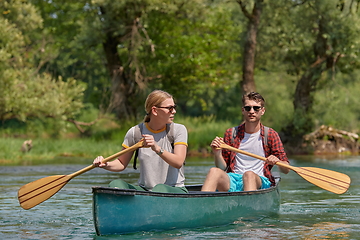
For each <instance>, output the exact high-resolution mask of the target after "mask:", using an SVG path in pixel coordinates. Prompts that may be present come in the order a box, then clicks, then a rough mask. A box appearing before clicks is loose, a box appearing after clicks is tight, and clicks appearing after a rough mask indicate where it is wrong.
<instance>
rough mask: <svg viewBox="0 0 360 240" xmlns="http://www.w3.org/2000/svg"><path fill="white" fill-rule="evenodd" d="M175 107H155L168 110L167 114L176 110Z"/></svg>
mask: <svg viewBox="0 0 360 240" xmlns="http://www.w3.org/2000/svg"><path fill="white" fill-rule="evenodd" d="M176 107H177V106H176V105H174V106H169V107H157V108H166V109H168V110H169V112H172V111H173V110H174V109H175V110H176Z"/></svg>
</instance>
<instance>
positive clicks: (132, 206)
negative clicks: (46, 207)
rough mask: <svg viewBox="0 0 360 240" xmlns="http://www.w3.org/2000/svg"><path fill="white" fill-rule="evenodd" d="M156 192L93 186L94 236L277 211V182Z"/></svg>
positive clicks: (226, 220) (228, 220)
mask: <svg viewBox="0 0 360 240" xmlns="http://www.w3.org/2000/svg"><path fill="white" fill-rule="evenodd" d="M187 188H188V190H189V193H188V194H186V193H184V194H182V193H158V192H150V191H137V190H132V189H117V188H108V187H93V215H94V224H95V229H96V233H97V234H98V235H110V234H123V233H130V232H139V231H153V230H169V229H175V228H198V227H207V226H219V225H225V224H229V223H233V222H235V221H237V220H240V219H242V218H249V217H260V216H266V215H268V214H271V213H276V212H278V211H279V207H280V192H279V179H278V181H277V185H276V186H274V187H271V188H268V189H264V190H258V191H247V192H232V193H228V192H225V193H224V192H201V191H200V189H201V185H193V186H187Z"/></svg>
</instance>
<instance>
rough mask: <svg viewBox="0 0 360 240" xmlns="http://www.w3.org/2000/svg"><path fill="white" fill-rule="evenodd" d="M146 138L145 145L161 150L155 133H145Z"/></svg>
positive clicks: (156, 150)
mask: <svg viewBox="0 0 360 240" xmlns="http://www.w3.org/2000/svg"><path fill="white" fill-rule="evenodd" d="M143 138H144V147H151V149H152V150H153V151H155V152H159V151H160V147H159V146H158V145H157V144H156V142H155V140H154V136H153V135H148V134H143Z"/></svg>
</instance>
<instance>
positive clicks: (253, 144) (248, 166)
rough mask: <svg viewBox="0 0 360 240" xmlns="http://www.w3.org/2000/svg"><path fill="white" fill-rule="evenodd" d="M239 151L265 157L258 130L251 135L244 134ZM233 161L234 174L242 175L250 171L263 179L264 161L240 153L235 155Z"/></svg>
mask: <svg viewBox="0 0 360 240" xmlns="http://www.w3.org/2000/svg"><path fill="white" fill-rule="evenodd" d="M239 149H240V150H243V151H246V152H249V153H253V154H256V155H259V156H261V157H265V152H264V148H263V143H262V139H261V135H260V130H259V131H258V132H256V133H252V134H248V133H245V135H244V139H242V141H241V143H240V147H239ZM235 159H236V164H235V169H234V172H235V173H238V174H244V172H247V171H252V172H254V173H256V174H257V175H259V176H261V177H264V163H265V162H264V161H262V160H259V159H257V158H253V157H250V156H247V155H244V154H241V153H237V154H236V157H235Z"/></svg>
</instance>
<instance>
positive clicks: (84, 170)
mask: <svg viewBox="0 0 360 240" xmlns="http://www.w3.org/2000/svg"><path fill="white" fill-rule="evenodd" d="M142 146H143V141H142V140H141V141H139V142H138V143H136V144H134V145H132V146H131V147H129V148H126V149H124V150H122V151H120V152H118V153H115V154H113V155H111V156H109V157H107V158H105V159H103V160H102V162H103V163H106V162H108V161H110V160H113V159H115V158H117V157H119V156H121V155H123V154H125V153H127V152H131V151H135V150H136V149H138V148H140V147H142ZM93 168H95V166H94V165H90V166H87V167H86V168H83V169H80V170H79V171H77V172H74V173H72V174H70V175H68V176H69V177H70V179H71V178H74V177H76V176H79V175H80V174H83V173H85V172H87V171H90V170H91V169H93Z"/></svg>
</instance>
